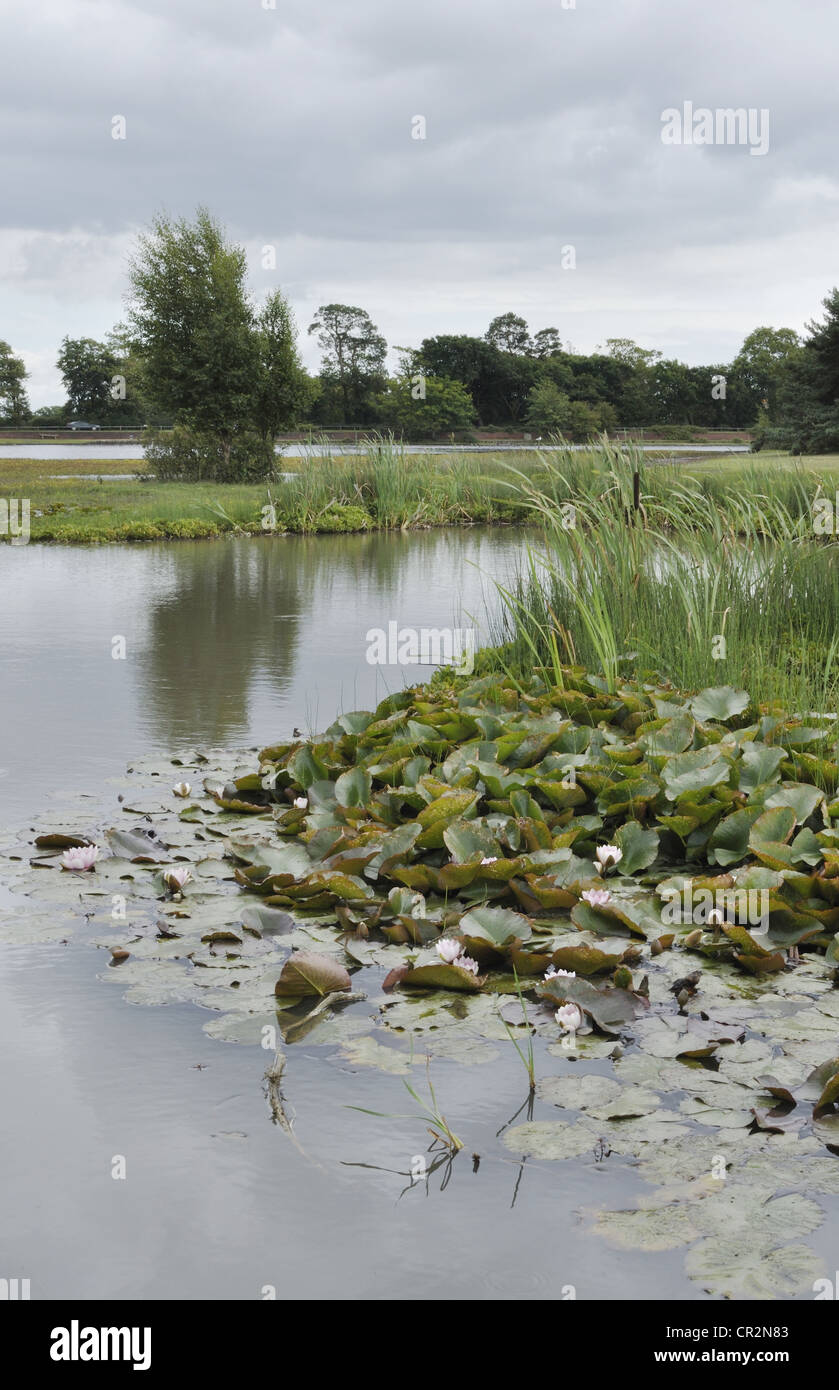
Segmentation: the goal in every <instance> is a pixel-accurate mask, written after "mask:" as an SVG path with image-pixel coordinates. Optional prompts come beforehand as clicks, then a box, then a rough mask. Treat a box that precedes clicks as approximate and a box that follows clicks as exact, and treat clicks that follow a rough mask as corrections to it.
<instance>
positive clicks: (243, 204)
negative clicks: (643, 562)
mask: <svg viewBox="0 0 839 1390" xmlns="http://www.w3.org/2000/svg"><path fill="white" fill-rule="evenodd" d="M271 3H272V0H25V3H21V0H0V26H1V29H0V51H2V53H3V81H2V85H0V120H2V140H0V190H2V203H0V309H2V313H0V338H5V339H7V340H8V341H9V342H11V343H12V345H13V347H14V348H15V350H16V351H18V352H20V353H21V354H22V355H23V357H24V358H25V360H26V362H27V365H28V366H29V368H30V370H31V372H32V380H31V383H30V396H31V399H32V402H33V405H35V406H38V405H43V404H48V403H52V402H58V401H60V400H62V399H63V398H64V393H63V390H62V388H61V383H60V379H59V377H58V374H57V372H56V370H55V366H54V363H55V355H56V351H57V349H58V345H59V342H60V340H61V338H62V337H63V336H64V335H65V334H70V335H71V336H90V337H101V336H104V334H105V333H106V332H107V331H108V330H109V329H110V328H111V327H112V326H113V324H114V323H115V322H116V321H117V320H119V319H120V317H122V315H123V312H124V305H123V295H124V293H125V288H126V257H127V255H128V254H129V252H130V250H131V247H132V243H133V240H134V237H135V235H136V232H137V230H138V229H139V228H141V227H142V226H143V225H144V224H145V223H147V222H148V219H149V218H150V217H151V215H152V214H153V213H154V212H155V211H156V210H159V209H165V210H167V211H169V212H171V213H174V214H178V215H181V214H187V215H188V214H190V213H192V212H193V211H194V209H195V207H196V206H197V205H198V204H200V203H205V204H206V205H207V206H208V207H209V208H210V209H211V210H212V211H213V212H214V213H215V214H216V215H217V216H218V217H220V218H221V219H222V220H223V221H224V222H225V224H226V225H227V228H228V230H229V232H230V234H231V236H233V237H234V238H235V239H237V240H239V241H241V242H243V243H244V244H245V245H246V246H247V248H248V253H249V260H250V264H251V267H252V287H253V291H254V294H255V296H256V297H257V298H259V297H261V296H262V295H263V294H264V293H265V292H266V291H267V290H268V289H271V288H274V287H275V286H276V285H278V284H279V285H281V286H282V287H283V289H284V290H285V291H286V293H287V294H288V296H289V298H290V300H291V302H292V305H293V307H294V310H295V313H296V316H297V320H298V324H299V326H300V330H301V347H302V349H303V354H304V360H305V361H306V362H307V364H308V365H310V366H312V367H314V366H315V365H316V364H317V360H318V351H317V347H316V345H315V341H314V339H313V338H308V337H307V335H306V331H305V330H306V329H307V327H308V325H309V323H310V322H311V319H312V317H313V313H314V310H315V309H316V308H317V306H318V305H319V304H322V303H328V302H330V301H333V300H338V301H342V302H344V303H348V304H358V305H361V306H362V307H363V308H365V309H367V310H368V311H369V313H370V314H371V316H372V317H373V320H374V322H375V323H376V324H377V325H378V327H379V329H380V331H381V332H383V333H384V334H385V336H386V338H387V339H388V342H389V343H391V344H412V343H417V342H419V340H420V339H421V338H423V337H425V336H428V335H430V334H433V333H439V332H464V333H483V332H484V330H485V329H486V327H487V324H488V323H489V321H490V319H492V318H493V317H494V316H495V315H496V314H499V313H503V312H505V311H507V310H514V311H515V312H517V313H519V314H522V315H523V316H524V317H525V318H526V319H527V320H528V322H529V324H530V327H531V329H532V330H534V331H535V330H537V329H539V328H542V327H545V326H547V325H552V326H555V327H556V328H558V329H559V332H560V335H561V337H562V339H563V341H564V342H565V343H566V344H568V343H570V344H572V345H573V346H574V348H575V349H577V350H578V351H591V350H593V349H594V348H595V346H596V345H597V344H599V343H603V342H604V340H605V339H606V338H607V337H632V338H635V339H636V340H637V341H638V342H640V343H642V344H643V345H644V346H646V347H655V348H659V349H660V350H662V351H663V352H664V353H665V355H668V356H676V357H680V358H682V359H683V360H684V361H687V362H694V363H696V362H719V361H726V360H729V359H730V358H731V357H732V356H733V355H734V353H735V352H736V350H737V348H738V347H739V345H740V343H741V341H742V339H743V338H744V337H745V335H746V333H748V332H749V331H750V330H751V329H752V328H754V327H756V326H757V325H758V324H771V325H774V326H776V327H781V326H790V327H793V328H797V329H801V328H803V326H804V324H805V323H806V321H807V320H808V319H810V318H812V317H813V316H814V315H816V314H817V313H818V312H819V309H820V301H821V300H822V298H823V297H824V295H825V294H826V293H827V292H828V290H829V289H830V288H831V287H832V286H833V285H835V284H837V283H839V255H837V250H839V239H837V230H839V169H838V168H837V164H838V163H839V156H837V139H836V133H837V108H839V96H837V91H839V86H838V85H837V82H836V55H837V52H839V7H837V5H836V0H701V2H700V0H691V2H690V3H687V2H686V0H576V4H575V5H574V6H573V7H570V0H275V8H265V6H270V4H271ZM566 6H569V7H568V8H566ZM687 101H690V102H692V103H693V105H694V107H696V108H700V107H702V108H710V109H711V110H715V109H716V108H719V107H724V108H727V107H744V108H755V110H756V112H760V111H762V110H768V111H769V113H770V114H769V150H768V153H767V154H766V155H765V156H760V155H752V154H751V153H750V149H749V147H748V145H708V146H700V145H695V144H694V145H686V144H683V145H665V144H664V143H663V142H662V129H663V124H662V113H663V112H664V111H665V110H666V109H667V108H678V109H679V110H680V111H681V110H682V109H683V104H684V103H685V102H687ZM117 116H122V117H123V118H124V121H125V131H126V138H125V139H124V140H119V139H114V138H113V135H112V131H113V129H114V118H115V117H117ZM417 116H422V117H424V119H425V123H426V130H425V134H426V138H425V139H424V140H419V139H415V138H413V137H412V126H413V125H414V118H415V117H417ZM266 245H273V246H274V247H275V248H276V270H274V271H266V270H263V269H262V265H261V260H262V250H263V247H265V246H266ZM567 246H573V247H574V248H575V254H576V269H573V270H571V269H563V268H562V248H563V247H567ZM566 259H568V257H567V256H566Z"/></svg>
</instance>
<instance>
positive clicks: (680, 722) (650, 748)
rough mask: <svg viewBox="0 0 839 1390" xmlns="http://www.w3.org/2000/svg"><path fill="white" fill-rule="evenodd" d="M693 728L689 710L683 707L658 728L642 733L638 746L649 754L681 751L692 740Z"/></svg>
mask: <svg viewBox="0 0 839 1390" xmlns="http://www.w3.org/2000/svg"><path fill="white" fill-rule="evenodd" d="M695 728H696V723H695V721H694V719H693V716H692V715H691V713H690V711H689V710H686V709H683V710H680V711H679V713H678V714H676V715H674V716H673V718H672V719H667V720H665V721H664V723H663V724H662V725H661V727H660V728H658V729H655V730H653V731H652V732H651V733H649V734H643V735H642V736H641V737H640V738H639V740H638V746H639V748H642V749H643V751H644V752H645V753H647V754H650V755H658V754H667V755H669V754H673V753H683V752H684V751H685V749H686V748H689V747H690V745H691V743H692V742H693V734H694V730H695Z"/></svg>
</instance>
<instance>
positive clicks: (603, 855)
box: [595, 845, 623, 874]
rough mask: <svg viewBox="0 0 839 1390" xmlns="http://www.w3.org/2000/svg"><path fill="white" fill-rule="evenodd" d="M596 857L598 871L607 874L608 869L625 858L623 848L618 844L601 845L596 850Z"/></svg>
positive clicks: (614, 866)
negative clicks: (619, 847)
mask: <svg viewBox="0 0 839 1390" xmlns="http://www.w3.org/2000/svg"><path fill="white" fill-rule="evenodd" d="M595 858H596V860H597V864H596V866H595V867H596V869H597V872H598V873H599V874H605V873H606V872H607V870H608V869H613V868H616V867H617V865H618V864H619V863H620V861H621V860H622V859H623V850H621V849H618V847H617V845H599V846H598V848H597V850H596V851H595Z"/></svg>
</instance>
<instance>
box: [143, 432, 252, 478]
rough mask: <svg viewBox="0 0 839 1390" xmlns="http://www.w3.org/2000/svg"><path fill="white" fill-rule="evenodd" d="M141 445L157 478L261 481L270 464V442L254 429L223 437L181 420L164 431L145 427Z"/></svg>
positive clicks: (150, 468)
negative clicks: (227, 437)
mask: <svg viewBox="0 0 839 1390" xmlns="http://www.w3.org/2000/svg"><path fill="white" fill-rule="evenodd" d="M143 449H144V452H145V456H146V462H147V464H148V467H149V470H150V471H151V473H153V474H154V476H155V477H156V478H157V479H158V480H159V481H160V482H173V481H175V480H176V479H180V480H183V481H186V482H200V481H202V480H211V481H213V482H217V483H253V482H261V481H262V479H263V478H267V477H268V476H269V475H270V473H271V471H272V469H273V467H274V449H273V445H272V444H271V442H270V441H265V440H264V439H262V438H261V437H260V436H259V435H258V434H257V433H256V431H255V430H248V431H245V432H243V433H241V434H236V435H233V436H232V437H231V438H229V439H224V438H221V437H219V436H217V435H212V434H208V433H206V432H205V431H201V430H197V429H193V428H192V427H191V426H189V425H186V424H183V423H182V424H177V425H175V426H174V428H173V429H171V430H168V431H166V432H165V433H164V432H162V431H159V430H147V431H146V433H145V434H144V435H143Z"/></svg>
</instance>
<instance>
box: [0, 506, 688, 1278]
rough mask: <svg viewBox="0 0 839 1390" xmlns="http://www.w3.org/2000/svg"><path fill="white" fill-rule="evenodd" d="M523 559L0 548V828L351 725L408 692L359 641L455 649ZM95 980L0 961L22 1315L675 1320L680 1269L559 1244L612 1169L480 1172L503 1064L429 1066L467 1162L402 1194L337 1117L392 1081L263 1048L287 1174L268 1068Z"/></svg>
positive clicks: (10, 1194) (474, 552)
mask: <svg viewBox="0 0 839 1390" xmlns="http://www.w3.org/2000/svg"><path fill="white" fill-rule="evenodd" d="M522 546H523V535H522V533H521V532H518V531H516V530H512V529H510V530H504V529H496V530H493V531H490V530H485V529H478V528H475V529H471V530H470V529H467V530H458V531H430V532H425V533H412V534H409V535H401V534H395V535H378V536H348V537H338V536H334V537H333V536H328V537H314V538H311V539H307V538H300V537H292V538H282V539H281V538H271V537H265V538H258V539H253V540H249V541H248V540H241V539H229V540H221V541H216V542H196V543H193V544H183V545H170V546H165V545H149V546H135V547H106V548H103V549H98V550H96V549H90V548H72V547H69V548H65V547H61V548H58V547H55V548H50V547H40V546H34V545H31V546H27V547H20V548H12V547H3V548H0V587H1V588H2V594H3V647H2V667H0V671H1V672H2V675H0V698H2V710H3V734H4V737H3V743H2V750H1V751H0V768H2V775H0V805H1V806H2V813H0V823H2V825H3V826H5V827H9V826H15V827H18V826H24V825H26V823H27V818H28V817H31V816H32V815H33V814H35V813H36V812H38V811H43V809H44V808H45V807H46V806H48V805H50V804H51V799H52V803H54V804H55V805H56V807H59V808H63V807H66V806H67V804H68V803H69V804H71V805H75V804H77V802H78V799H79V797H80V796H84V797H85V798H87V797H90V798H91V800H90V801H87V800H85V802H83V803H82V804H83V805H84V806H85V807H86V808H88V810H86V813H85V814H91V812H90V809H89V808H92V807H97V806H99V805H100V804H101V805H102V806H103V807H107V808H108V814H111V812H113V816H114V820H117V818H118V815H119V811H118V808H117V806H116V800H115V798H116V787H115V786H109V785H108V780H109V779H111V778H119V777H121V776H122V774H123V773H124V771H125V767H126V764H128V763H130V762H131V760H132V759H134V758H137V757H140V756H143V755H147V754H149V753H154V752H157V753H160V754H169V753H177V752H178V751H180V750H184V749H191V748H195V747H199V748H200V747H201V746H202V745H205V746H206V745H216V746H218V745H225V746H229V747H231V748H232V747H237V746H241V747H244V748H247V747H253V746H257V745H261V744H264V743H267V742H271V741H275V740H281V739H283V738H286V737H288V736H289V735H290V734H291V732H292V730H293V729H294V728H295V727H299V728H302V729H303V730H304V731H308V730H310V729H311V730H314V729H317V728H318V727H319V726H320V727H323V726H325V725H327V724H328V723H330V722H331V721H332V720H333V718H334V717H335V714H336V713H337V712H338V711H340V710H350V709H353V708H358V707H368V708H369V707H371V706H372V705H373V704H374V703H375V702H376V701H377V700H379V699H380V698H382V696H384V695H385V694H386V693H387V692H388V691H389V690H392V689H394V688H397V687H399V686H401V685H402V684H403V683H404V682H405V678H406V672H405V671H404V670H400V669H398V668H377V667H373V666H371V665H369V664H368V662H367V660H366V652H367V640H366V634H367V631H368V629H370V628H372V627H385V628H386V626H387V623H388V622H389V621H391V620H396V621H398V622H399V624H400V625H401V626H409V625H410V626H415V627H441V626H445V625H459V626H464V625H467V624H468V623H469V621H470V620H469V617H468V615H469V614H470V613H472V614H474V615H475V616H476V618H477V617H480V616H481V615H482V613H483V609H484V602H485V600H486V599H488V600H489V602H490V605H491V603H492V592H493V590H492V584H491V578H492V577H493V576H494V577H496V578H499V579H502V580H503V579H504V578H505V577H508V576H509V574H510V572H511V569H512V567H513V566H514V565H515V563H516V560H517V558H518V557H519V555H520V554H521V549H522ZM116 637H124V638H125V642H126V659H125V660H114V659H113V658H112V655H111V653H112V644H113V641H114V638H116ZM429 674H430V671H429V669H428V668H427V667H416V668H413V670H412V671H410V673H408V680H409V681H413V680H416V679H424V678H426V677H427V676H428V675H429ZM7 900H8V895H7ZM1 902H2V900H0V904H1ZM24 910H25V903H21V911H24ZM103 955H104V953H103V952H101V951H97V950H95V948H94V947H93V946H92V945H90V944H87V943H86V941H85V932H84V928H81V929H78V930H76V932H75V933H74V935H73V937H72V940H71V941H69V942H68V944H66V945H63V944H50V945H41V946H31V945H23V944H20V945H7V946H2V947H0V1048H1V1049H2V1057H3V1066H2V1068H0V1113H2V1116H3V1124H2V1126H0V1171H2V1173H3V1183H2V1185H0V1232H2V1241H1V1242H0V1251H2V1255H1V1256H0V1266H2V1267H0V1275H2V1276H3V1277H19V1278H29V1279H30V1280H31V1288H32V1297H33V1298H47V1297H54V1298H60V1297H70V1296H77V1297H82V1298H87V1297H110V1298H127V1297H151V1298H167V1299H196V1298H216V1299H231V1298H234V1299H239V1298H242V1299H259V1298H261V1297H264V1296H265V1294H264V1290H265V1289H266V1288H273V1289H274V1290H276V1296H277V1297H278V1298H284V1297H288V1298H292V1297H297V1298H299V1297H321V1298H336V1299H337V1298H354V1299H357V1298H368V1297H369V1298H391V1299H393V1298H396V1299H405V1300H424V1299H429V1298H457V1299H472V1298H479V1299H487V1298H490V1299H491V1298H497V1297H501V1298H522V1297H526V1296H528V1295H534V1296H537V1297H544V1298H557V1297H561V1296H562V1290H563V1289H564V1288H567V1287H568V1286H569V1285H573V1286H574V1288H575V1289H576V1290H577V1296H578V1297H579V1298H624V1297H634V1296H637V1294H638V1293H639V1291H641V1290H642V1291H643V1293H644V1294H645V1296H647V1297H650V1298H656V1297H658V1298H661V1297H673V1296H675V1297H680V1298H685V1299H690V1298H696V1297H700V1296H701V1290H699V1289H698V1288H697V1286H696V1285H695V1284H691V1283H690V1282H689V1281H688V1280H687V1279H686V1278H685V1276H684V1274H683V1273H682V1271H681V1257H680V1256H679V1255H678V1254H676V1255H671V1254H664V1255H657V1256H654V1257H653V1256H649V1255H646V1256H645V1255H641V1254H635V1253H621V1254H620V1255H617V1254H616V1253H615V1252H614V1251H610V1250H609V1249H608V1248H607V1247H606V1246H604V1245H603V1244H602V1243H601V1242H599V1241H592V1239H591V1237H586V1235H585V1234H584V1227H583V1226H582V1224H581V1223H580V1221H579V1218H578V1215H577V1212H578V1209H579V1208H580V1207H581V1206H590V1205H591V1204H592V1203H594V1202H596V1203H597V1204H598V1205H621V1203H622V1202H623V1201H626V1200H627V1199H628V1198H630V1197H631V1196H632V1195H634V1194H635V1192H636V1191H638V1190H639V1188H641V1187H642V1184H641V1183H640V1182H639V1181H638V1180H637V1179H636V1178H635V1177H634V1176H633V1174H632V1170H631V1167H630V1166H629V1165H628V1164H626V1163H624V1162H622V1161H620V1160H616V1159H607V1160H605V1161H604V1162H603V1163H602V1164H599V1165H595V1164H593V1163H590V1164H589V1165H587V1166H581V1165H579V1164H562V1165H557V1164H551V1163H542V1164H539V1163H536V1162H533V1161H530V1162H528V1163H526V1164H524V1165H522V1164H520V1163H519V1162H518V1161H517V1160H516V1159H515V1156H514V1155H512V1154H510V1153H508V1152H507V1151H506V1150H504V1149H502V1147H501V1146H500V1145H499V1143H498V1141H497V1139H496V1137H495V1135H496V1131H497V1130H498V1129H499V1128H500V1127H501V1126H502V1125H503V1124H505V1122H506V1121H508V1120H509V1119H510V1118H511V1117H512V1116H513V1115H514V1114H515V1112H516V1111H518V1110H519V1109H520V1107H521V1106H522V1104H523V1103H524V1102H525V1100H526V1094H527V1087H526V1082H525V1078H524V1073H523V1070H522V1067H521V1063H520V1062H519V1060H518V1058H517V1057H516V1056H515V1054H514V1052H513V1049H512V1047H510V1048H509V1050H506V1049H505V1047H504V1046H503V1045H500V1046H499V1052H500V1058H499V1060H498V1061H497V1062H495V1063H490V1064H488V1065H485V1066H475V1067H461V1066H459V1065H456V1064H454V1063H446V1062H441V1063H439V1064H435V1075H434V1078H433V1079H434V1081H435V1085H436V1087H437V1090H438V1095H439V1098H440V1101H441V1105H442V1108H443V1110H444V1111H445V1112H446V1114H447V1115H448V1117H449V1119H450V1122H451V1123H452V1125H453V1127H454V1128H455V1129H456V1130H457V1131H458V1133H460V1134H461V1135H462V1137H463V1138H464V1140H465V1143H466V1149H465V1150H464V1152H462V1153H461V1154H460V1155H459V1156H458V1158H457V1159H456V1160H455V1162H454V1164H453V1166H452V1171H451V1173H450V1175H449V1177H448V1181H446V1177H447V1174H446V1170H445V1169H440V1170H438V1171H437V1172H435V1173H433V1174H432V1176H431V1177H430V1179H429V1182H428V1184H427V1186H426V1185H425V1184H422V1183H419V1184H415V1185H414V1186H413V1187H412V1188H410V1189H409V1190H407V1191H405V1189H406V1188H408V1187H409V1184H410V1176H409V1175H410V1170H411V1165H412V1161H413V1159H414V1157H415V1155H417V1154H422V1153H423V1152H424V1150H425V1148H426V1144H427V1142H428V1141H427V1136H426V1135H425V1132H424V1129H423V1125H422V1123H421V1122H420V1121H418V1120H404V1119H403V1120H400V1119H390V1120H380V1119H376V1118H374V1117H371V1116H368V1115H363V1114H360V1113H359V1112H358V1111H356V1110H351V1109H348V1108H347V1107H348V1106H350V1105H360V1106H366V1107H368V1108H370V1109H375V1110H380V1111H386V1112H392V1113H397V1114H399V1113H404V1112H405V1111H406V1110H407V1109H409V1108H410V1104H411V1103H410V1102H409V1101H408V1098H407V1095H406V1092H405V1090H404V1088H403V1086H402V1083H401V1079H400V1078H399V1077H394V1076H385V1075H382V1074H381V1073H379V1072H378V1071H375V1070H373V1069H371V1068H369V1069H368V1068H353V1067H351V1066H350V1065H349V1064H348V1063H347V1062H346V1061H342V1060H340V1059H335V1058H334V1057H333V1056H332V1055H331V1053H330V1050H329V1049H324V1048H318V1047H315V1046H307V1045H306V1043H305V1042H303V1043H301V1044H298V1045H295V1046H294V1047H290V1048H289V1049H288V1050H289V1061H288V1065H287V1075H286V1083H285V1093H286V1097H287V1099H288V1102H289V1104H290V1107H291V1109H292V1111H293V1113H294V1114H295V1116H296V1121H295V1124H296V1134H297V1136H298V1138H299V1141H300V1143H301V1145H302V1147H303V1148H304V1149H305V1156H304V1155H303V1154H301V1153H300V1152H299V1151H298V1149H297V1148H295V1147H294V1145H293V1144H292V1143H290V1141H289V1139H288V1137H287V1136H286V1135H285V1134H284V1133H283V1131H282V1130H281V1129H279V1128H278V1127H276V1126H275V1125H273V1124H272V1123H271V1117H270V1111H269V1108H268V1105H267V1103H266V1100H265V1096H264V1094H263V1089H262V1075H263V1072H264V1070H265V1065H266V1062H267V1060H268V1058H269V1056H270V1054H268V1053H264V1052H262V1051H261V1050H260V1049H259V1048H256V1047H242V1046H233V1045H230V1044H226V1043H223V1042H219V1041H216V1040H214V1039H211V1038H209V1037H208V1036H207V1035H206V1034H205V1033H204V1032H202V1025H203V1024H204V1023H205V1022H206V1021H207V1019H208V1018H213V1017H215V1015H214V1014H208V1012H207V1011H206V1010H202V1009H198V1008H194V1007H192V1006H186V1005H179V1006H169V1007H165V1008H164V1007H159V1008H149V1007H138V1006H130V1005H127V1004H126V1003H124V1002H123V999H122V997H121V988H120V985H119V978H118V972H117V971H113V970H109V969H108V966H107V964H106V961H105V960H104V959H103ZM365 973H366V972H365ZM369 973H370V974H371V975H372V974H373V973H374V972H369ZM97 976H103V977H104V978H97ZM365 987H368V988H369V992H370V995H371V997H375V994H376V993H377V988H376V982H375V980H373V981H369V982H368V981H365ZM371 1007H373V1006H371ZM539 1065H540V1067H541V1068H543V1070H547V1071H550V1070H554V1071H555V1070H558V1069H559V1068H560V1067H567V1066H570V1065H572V1064H571V1063H569V1062H565V1061H563V1062H557V1060H556V1059H555V1058H547V1057H545V1056H541V1057H540V1063H539ZM542 1110H543V1111H544V1113H543V1114H542V1115H541V1116H537V1117H541V1118H550V1117H551V1116H552V1114H553V1115H555V1113H556V1112H555V1111H553V1112H552V1111H551V1108H550V1107H542ZM520 1118H523V1116H522V1117H520ZM473 1154H478V1155H480V1156H481V1161H480V1163H479V1165H478V1166H477V1171H474V1170H473V1169H474V1161H473V1158H472V1155H473ZM116 1155H122V1156H124V1158H125V1164H126V1174H127V1176H126V1178H125V1179H124V1180H115V1179H114V1178H113V1177H112V1176H111V1172H112V1164H113V1161H114V1157H115V1156H116ZM400 1194H402V1195H400Z"/></svg>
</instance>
